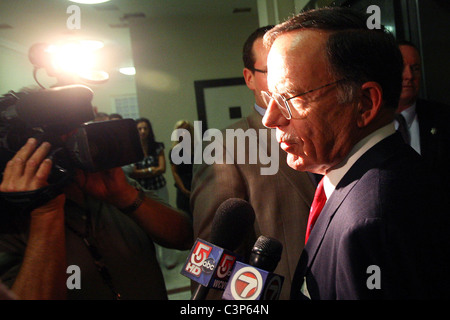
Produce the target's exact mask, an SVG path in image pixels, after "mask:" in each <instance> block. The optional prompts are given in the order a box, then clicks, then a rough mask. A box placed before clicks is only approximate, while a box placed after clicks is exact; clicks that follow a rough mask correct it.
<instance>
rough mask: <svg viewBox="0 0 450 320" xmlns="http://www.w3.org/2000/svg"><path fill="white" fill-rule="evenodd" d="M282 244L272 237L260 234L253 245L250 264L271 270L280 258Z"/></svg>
mask: <svg viewBox="0 0 450 320" xmlns="http://www.w3.org/2000/svg"><path fill="white" fill-rule="evenodd" d="M282 252H283V244H282V243H281V242H280V241H278V240H277V239H274V238H269V237H265V236H260V237H259V238H258V240H257V241H256V242H255V244H254V245H253V249H252V253H251V255H250V264H251V265H252V266H255V267H257V268H260V269H263V270H267V271H269V272H273V271H274V270H275V268H276V267H277V265H278V262H279V261H280V259H281V253H282Z"/></svg>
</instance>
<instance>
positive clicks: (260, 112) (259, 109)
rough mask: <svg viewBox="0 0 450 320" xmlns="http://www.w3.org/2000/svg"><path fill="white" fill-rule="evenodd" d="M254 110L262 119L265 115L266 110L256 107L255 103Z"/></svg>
mask: <svg viewBox="0 0 450 320" xmlns="http://www.w3.org/2000/svg"><path fill="white" fill-rule="evenodd" d="M255 110H256V111H257V112H258V113H259V114H260V115H262V116H263V117H264V114H265V113H266V109H264V108H261V107H260V106H258V105H257V104H256V103H255Z"/></svg>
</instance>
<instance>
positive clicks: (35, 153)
mask: <svg viewBox="0 0 450 320" xmlns="http://www.w3.org/2000/svg"><path fill="white" fill-rule="evenodd" d="M50 147H51V146H50V144H49V143H48V142H43V143H42V144H41V145H40V146H39V147H38V146H37V140H36V139H34V138H30V139H28V141H27V143H26V144H25V145H24V146H23V147H22V148H21V149H20V150H19V151H17V153H16V154H15V155H14V157H13V158H12V159H11V160H10V161H8V163H7V165H6V167H5V171H4V173H3V179H2V183H1V184H0V191H1V192H21V191H32V190H36V189H39V188H42V187H44V186H47V185H48V183H47V179H48V176H49V175H50V171H51V169H52V161H51V160H50V159H46V158H45V157H46V156H47V154H48V152H49V151H50Z"/></svg>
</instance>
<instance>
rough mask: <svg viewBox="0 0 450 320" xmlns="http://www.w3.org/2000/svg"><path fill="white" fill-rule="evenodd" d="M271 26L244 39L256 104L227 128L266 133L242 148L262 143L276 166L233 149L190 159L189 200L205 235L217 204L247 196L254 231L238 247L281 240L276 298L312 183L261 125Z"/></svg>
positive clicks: (289, 270)
mask: <svg viewBox="0 0 450 320" xmlns="http://www.w3.org/2000/svg"><path fill="white" fill-rule="evenodd" d="M271 27H272V26H266V27H261V28H258V29H257V30H255V31H254V32H252V34H250V35H249V36H248V38H247V40H246V41H245V43H244V45H243V50H242V60H243V63H244V68H243V75H244V79H245V82H246V84H247V87H248V88H249V90H251V91H252V92H253V96H254V98H255V104H254V105H253V106H252V110H251V113H250V115H249V116H248V117H246V118H244V119H242V120H240V121H238V122H236V123H234V124H233V125H231V126H229V127H228V128H227V129H235V130H240V129H242V130H244V131H247V130H250V131H252V130H254V131H255V132H257V133H258V132H259V133H260V134H261V132H262V133H264V134H265V135H266V140H265V141H267V144H266V145H265V144H263V143H258V145H257V146H255V145H249V144H246V145H245V148H246V149H245V154H246V156H248V155H249V154H250V153H251V150H255V148H261V149H263V150H264V152H266V153H267V154H269V155H273V154H276V155H277V160H278V162H279V164H277V165H278V167H277V171H276V172H275V173H274V174H269V175H262V174H261V168H264V164H263V163H262V162H261V161H260V160H261V159H258V161H257V163H255V164H251V163H249V161H248V158H247V161H246V162H245V163H240V161H238V159H236V158H237V152H234V154H235V156H234V157H235V158H234V159H233V160H234V161H233V163H225V161H224V163H223V164H212V165H207V164H205V163H203V164H201V165H194V178H193V182H192V184H193V186H192V193H191V206H192V208H193V217H194V221H193V223H194V235H195V237H199V238H201V239H205V240H207V241H208V239H209V237H210V233H211V223H212V221H213V218H214V215H215V213H216V210H217V208H218V207H219V206H220V204H221V203H222V202H224V201H225V200H227V199H229V198H240V199H244V200H246V201H248V202H249V203H250V204H251V206H252V207H253V209H254V210H255V216H256V218H255V224H254V228H253V230H254V231H253V232H251V233H250V234H249V235H248V236H247V237H246V239H245V241H244V243H243V244H242V246H241V247H240V248H238V250H237V252H238V253H239V254H240V255H242V256H243V257H248V256H249V254H250V252H251V249H252V246H253V244H254V243H255V241H256V239H257V238H258V237H259V236H260V235H264V236H266V237H273V238H275V239H277V240H279V241H280V242H281V243H282V245H283V251H282V256H281V260H280V262H279V263H278V266H277V269H276V270H275V273H278V274H280V275H282V276H283V277H285V281H284V284H283V287H282V292H281V295H280V299H283V300H285V299H288V298H289V291H290V282H291V280H292V278H293V275H294V271H295V266H296V264H297V261H298V258H299V257H300V253H301V251H302V249H303V246H304V241H305V231H306V223H307V220H308V214H309V209H310V206H311V202H312V199H313V196H314V189H315V183H314V182H313V180H312V179H311V178H310V176H309V175H308V174H307V173H306V172H297V171H295V170H293V169H292V168H290V167H289V166H288V165H287V163H286V152H284V151H283V150H281V149H280V148H279V147H278V146H277V143H276V141H274V143H272V141H273V140H274V139H275V137H274V134H275V131H274V130H273V129H268V128H265V127H264V126H263V124H262V119H263V115H264V113H265V112H266V108H267V106H266V104H265V102H264V100H263V99H262V97H261V91H262V90H267V53H268V50H267V49H266V48H265V47H264V46H263V36H264V34H265V33H266V32H267V31H268V30H270V28H271ZM225 130H226V129H225ZM224 136H226V135H225V134H224ZM259 141H260V140H259ZM226 144H227V141H226V139H224V142H223V146H224V154H227V150H226ZM269 145H270V146H271V147H269ZM273 146H275V150H274V149H273ZM238 147H244V146H238ZM259 152H261V151H259ZM236 223H239V222H238V221H236ZM221 296H222V292H214V291H213V290H211V291H210V295H209V297H208V298H209V299H220V298H221Z"/></svg>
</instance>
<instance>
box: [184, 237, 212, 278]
mask: <svg viewBox="0 0 450 320" xmlns="http://www.w3.org/2000/svg"><path fill="white" fill-rule="evenodd" d="M211 250H212V246H208V245H207V244H205V243H203V242H201V241H197V243H196V245H195V247H194V249H193V250H192V253H191V256H190V259H189V262H188V263H187V264H186V267H185V270H186V271H187V272H189V273H191V274H193V275H194V276H197V277H198V276H200V274H201V273H202V266H203V263H204V262H205V261H206V259H207V258H208V256H209V254H210V252H211Z"/></svg>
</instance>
